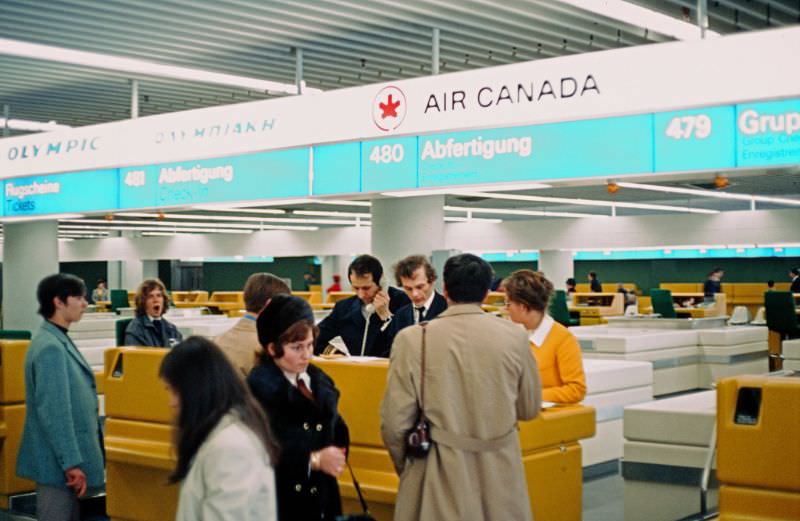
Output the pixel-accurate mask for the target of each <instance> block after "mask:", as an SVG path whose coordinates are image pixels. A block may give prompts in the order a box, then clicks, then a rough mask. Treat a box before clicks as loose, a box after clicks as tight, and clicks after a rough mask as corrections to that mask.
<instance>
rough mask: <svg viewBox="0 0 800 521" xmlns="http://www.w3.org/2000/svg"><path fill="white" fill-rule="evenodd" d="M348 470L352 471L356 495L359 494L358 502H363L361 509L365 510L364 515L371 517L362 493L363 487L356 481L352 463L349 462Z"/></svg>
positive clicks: (351, 475)
mask: <svg viewBox="0 0 800 521" xmlns="http://www.w3.org/2000/svg"><path fill="white" fill-rule="evenodd" d="M347 468H348V469H349V470H350V477H351V478H353V486H354V487H355V489H356V494H358V500H359V501H360V502H361V508H362V510H364V513H365V514H367V515H369V509H368V508H367V502H366V501H365V500H364V495H363V494H362V493H361V487H360V486H359V485H358V480H357V479H356V475H355V474H353V467H351V466H350V462H349V461H348V462H347Z"/></svg>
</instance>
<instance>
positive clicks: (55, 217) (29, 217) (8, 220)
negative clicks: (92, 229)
mask: <svg viewBox="0 0 800 521" xmlns="http://www.w3.org/2000/svg"><path fill="white" fill-rule="evenodd" d="M81 217H83V214H80V213H54V214H52V215H27V216H24V217H13V216H9V217H3V218H2V219H0V222H2V223H6V224H13V223H22V222H29V221H55V220H58V219H79V218H81Z"/></svg>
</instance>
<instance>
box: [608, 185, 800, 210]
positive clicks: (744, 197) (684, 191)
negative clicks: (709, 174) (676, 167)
mask: <svg viewBox="0 0 800 521" xmlns="http://www.w3.org/2000/svg"><path fill="white" fill-rule="evenodd" d="M616 184H617V186H619V187H621V188H633V189H635V190H648V191H651V192H663V193H668V194H681V195H697V196H701V197H713V198H715V199H733V200H737V201H747V202H750V201H756V202H758V203H774V204H786V205H789V206H800V200H798V199H785V198H783V197H769V196H766V195H748V194H732V193H728V192H712V191H710V190H696V189H693V188H681V187H678V186H662V185H648V184H642V183H628V182H618V183H616Z"/></svg>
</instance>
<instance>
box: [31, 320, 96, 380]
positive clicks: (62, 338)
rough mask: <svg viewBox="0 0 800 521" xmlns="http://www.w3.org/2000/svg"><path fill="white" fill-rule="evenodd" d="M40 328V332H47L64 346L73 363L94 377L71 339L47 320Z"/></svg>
mask: <svg viewBox="0 0 800 521" xmlns="http://www.w3.org/2000/svg"><path fill="white" fill-rule="evenodd" d="M41 328H42V330H44V331H47V332H49V333H50V334H51V335H53V336H55V337H56V338H57V339H58V341H59V342H61V343H62V344H63V345H64V348H65V349H66V350H67V353H69V355H70V356H71V357H72V358H74V359H75V361H77V362H78V363H79V364H80V365H81V367H83V368H84V369H85V370H86V371H88V372H89V374H91V375H92V376H94V371H92V368H91V367H90V366H89V363H88V362H86V359H85V358H84V357H83V355H82V354H81V352H80V351H78V348H77V347H75V344H73V343H72V339H71V338H70V337H69V336H68V335H66V334H64V332H63V331H61V330H60V329H59V328H58V326H56V325H55V324H53V323H52V322H50V321H49V320H45V321H44V322H43V323H42V327H41Z"/></svg>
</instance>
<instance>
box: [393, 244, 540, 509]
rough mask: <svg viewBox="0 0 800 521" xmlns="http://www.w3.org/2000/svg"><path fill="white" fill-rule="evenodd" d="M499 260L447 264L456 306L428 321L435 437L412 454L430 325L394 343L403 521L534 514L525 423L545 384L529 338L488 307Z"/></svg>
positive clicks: (428, 383) (463, 258) (429, 411)
mask: <svg viewBox="0 0 800 521" xmlns="http://www.w3.org/2000/svg"><path fill="white" fill-rule="evenodd" d="M491 281H492V269H491V267H490V266H489V265H488V264H487V263H486V262H485V261H484V260H482V259H480V258H479V257H476V256H474V255H470V254H463V255H458V256H456V257H452V258H450V259H449V260H448V261H447V263H446V264H445V267H444V295H445V297H446V298H447V300H448V304H449V308H448V309H447V311H445V312H443V313H441V314H440V315H439V316H438V317H437V318H436V319H434V320H432V321H431V322H430V323H428V324H427V326H425V327H426V328H427V333H426V335H427V339H426V355H425V375H424V377H425V403H424V407H425V414H426V416H427V417H428V419H429V420H430V424H431V438H432V439H433V441H434V443H433V446H432V448H431V450H430V452H429V453H428V455H427V456H426V457H425V458H421V459H416V458H412V457H410V456H407V455H406V451H405V434H406V432H408V430H409V429H411V428H412V427H413V425H414V424H415V422H416V419H417V416H418V413H419V408H418V404H419V403H420V381H421V376H420V373H421V347H422V326H411V327H408V328H406V329H404V330H402V331H401V332H400V333H399V334H398V336H397V337H396V339H395V342H394V345H393V347H392V355H391V362H390V364H389V377H388V381H387V386H386V394H385V395H384V397H383V404H382V406H381V434H382V436H383V441H384V443H385V444H386V447H387V448H388V449H389V453H390V454H391V456H392V460H393V462H394V466H395V469H396V470H397V473H398V474H399V475H400V488H399V490H398V493H397V503H396V505H395V513H394V519H395V521H406V520H408V521H412V520H414V521H416V520H422V521H425V520H430V521H450V520H452V521H478V520H486V521H489V520H491V521H499V520H506V519H508V520H510V519H513V520H515V521H517V520H521V521H524V520H530V519H531V518H532V516H531V510H530V503H529V501H528V487H527V484H526V481H525V474H524V471H523V467H522V456H521V452H520V446H519V438H518V436H517V422H518V421H519V420H530V419H532V418H534V417H535V416H536V415H537V414H538V412H539V408H540V406H541V394H542V386H541V381H540V379H539V371H538V368H537V366H536V361H535V360H534V358H533V355H532V353H531V351H530V346H529V343H528V336H527V334H526V332H525V330H524V329H522V328H520V327H519V326H518V325H516V324H514V323H512V322H510V321H507V320H503V319H501V318H498V317H495V316H492V315H489V314H486V313H484V312H483V311H482V310H481V308H480V303H481V302H482V301H483V299H484V297H485V296H486V293H487V292H488V291H489V285H490V284H491Z"/></svg>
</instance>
